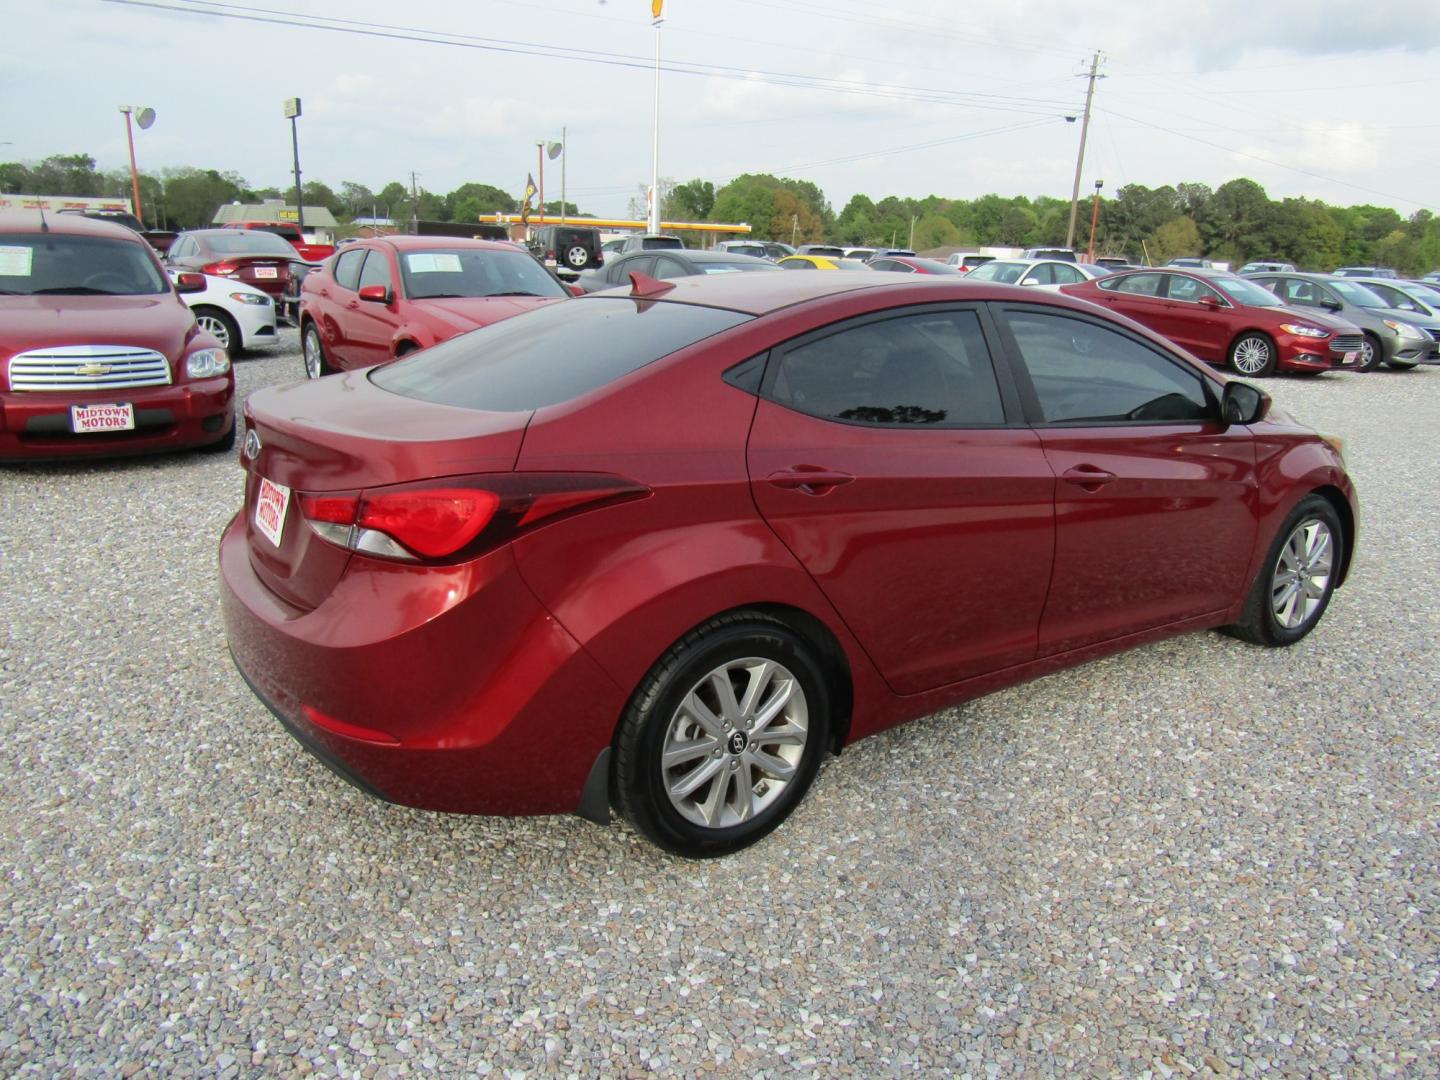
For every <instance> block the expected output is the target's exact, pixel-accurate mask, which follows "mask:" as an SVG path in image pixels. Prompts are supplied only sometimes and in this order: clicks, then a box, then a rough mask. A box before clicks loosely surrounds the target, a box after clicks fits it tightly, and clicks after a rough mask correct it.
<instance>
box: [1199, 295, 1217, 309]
mask: <svg viewBox="0 0 1440 1080" xmlns="http://www.w3.org/2000/svg"><path fill="white" fill-rule="evenodd" d="M1200 306H1201V307H1203V308H1209V309H1210V310H1211V311H1217V310H1219V308H1220V301H1219V300H1217V299H1215V297H1213V296H1202V297H1200Z"/></svg>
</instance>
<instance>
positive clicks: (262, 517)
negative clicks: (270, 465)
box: [255, 476, 290, 548]
mask: <svg viewBox="0 0 1440 1080" xmlns="http://www.w3.org/2000/svg"><path fill="white" fill-rule="evenodd" d="M289 506H290V489H289V488H288V487H286V486H285V485H284V484H277V483H275V481H273V480H267V479H265V477H263V476H262V477H261V478H260V490H259V492H257V493H256V496H255V528H256V529H257V530H259V532H260V533H261V535H263V536H264V537H265V539H267V540H269V541H270V542H271V543H272V544H274V545H275V546H276V547H277V548H278V547H279V546H280V538H281V537H282V536H284V535H285V511H286V510H287V509H289Z"/></svg>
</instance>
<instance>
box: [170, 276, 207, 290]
mask: <svg viewBox="0 0 1440 1080" xmlns="http://www.w3.org/2000/svg"><path fill="white" fill-rule="evenodd" d="M175 291H176V292H177V293H197V292H204V291H205V275H204V274H177V275H176V277H175Z"/></svg>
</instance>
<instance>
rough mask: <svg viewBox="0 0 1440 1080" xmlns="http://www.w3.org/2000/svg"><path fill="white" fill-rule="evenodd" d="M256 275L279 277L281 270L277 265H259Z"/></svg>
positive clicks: (258, 276) (260, 276)
mask: <svg viewBox="0 0 1440 1080" xmlns="http://www.w3.org/2000/svg"><path fill="white" fill-rule="evenodd" d="M255 276H256V277H257V278H278V277H279V276H280V270H279V268H278V267H275V266H257V267H255Z"/></svg>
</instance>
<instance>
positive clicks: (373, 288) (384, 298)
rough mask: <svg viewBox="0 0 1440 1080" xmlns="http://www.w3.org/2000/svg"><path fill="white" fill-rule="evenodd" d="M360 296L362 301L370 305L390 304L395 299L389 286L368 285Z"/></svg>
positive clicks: (361, 291)
mask: <svg viewBox="0 0 1440 1080" xmlns="http://www.w3.org/2000/svg"><path fill="white" fill-rule="evenodd" d="M359 295H360V299H361V300H364V301H365V302H366V303H370V304H388V303H390V301H392V300H394V299H395V294H394V293H392V292H391V291H390V286H388V285H366V286H364V287H363V288H361V290H360V293H359Z"/></svg>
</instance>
